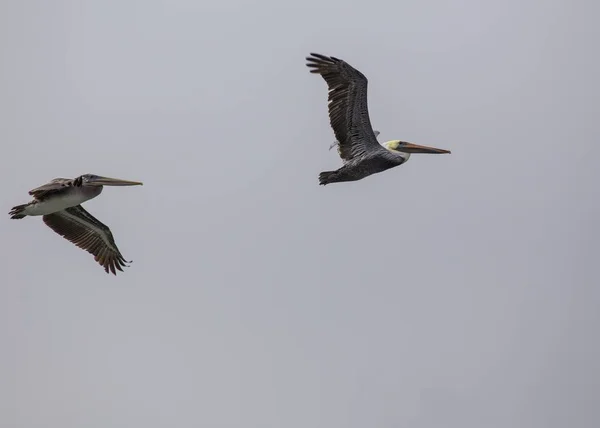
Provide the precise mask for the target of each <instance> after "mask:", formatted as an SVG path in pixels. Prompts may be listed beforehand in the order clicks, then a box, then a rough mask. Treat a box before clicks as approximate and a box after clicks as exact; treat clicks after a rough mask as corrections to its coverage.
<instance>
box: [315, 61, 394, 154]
mask: <svg viewBox="0 0 600 428" xmlns="http://www.w3.org/2000/svg"><path fill="white" fill-rule="evenodd" d="M310 55H311V56H310V57H307V58H306V60H307V61H308V62H307V64H306V65H307V67H309V68H311V70H310V72H311V73H317V74H320V75H321V76H322V77H323V79H324V80H325V82H326V83H327V86H328V88H329V96H328V101H329V122H330V124H331V127H332V128H333V132H334V133H335V138H336V140H337V141H338V142H339V150H338V152H339V154H340V157H341V158H342V159H343V160H344V161H345V162H348V161H350V160H352V159H354V158H357V157H361V156H364V155H366V154H367V153H369V152H373V151H382V150H385V149H383V148H382V147H381V145H380V144H379V143H378V142H377V138H376V135H375V133H374V132H373V128H372V126H371V121H370V119H369V109H368V106H367V84H368V81H367V78H366V77H365V76H364V74H362V73H361V72H360V71H358V70H356V69H355V68H354V67H352V66H351V65H350V64H348V63H347V62H345V61H343V60H341V59H338V58H335V57H328V56H325V55H321V54H316V53H311V54H310Z"/></svg>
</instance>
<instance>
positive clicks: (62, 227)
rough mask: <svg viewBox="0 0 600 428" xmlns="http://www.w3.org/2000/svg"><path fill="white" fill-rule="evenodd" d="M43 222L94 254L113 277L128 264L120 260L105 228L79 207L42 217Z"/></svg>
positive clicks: (111, 236) (119, 255)
mask: <svg viewBox="0 0 600 428" xmlns="http://www.w3.org/2000/svg"><path fill="white" fill-rule="evenodd" d="M43 220H44V223H46V225H47V226H48V227H49V228H50V229H52V230H53V231H55V232H56V233H58V234H59V235H60V236H62V237H63V238H65V239H67V240H68V241H71V242H72V243H73V244H75V245H77V246H78V247H79V248H82V249H84V250H86V251H87V252H88V253H90V254H92V255H94V256H95V257H94V259H95V260H96V261H97V262H98V263H99V264H100V265H101V266H103V267H104V270H105V271H106V273H109V269H110V272H112V273H113V274H114V275H116V271H115V268H116V269H118V270H120V271H121V272H122V271H123V269H122V268H121V267H122V266H123V267H126V266H127V265H126V263H131V262H130V261H126V260H125V259H124V258H123V255H122V254H121V252H120V251H119V249H118V248H117V244H115V240H114V238H113V235H112V233H111V232H110V229H109V228H108V226H106V225H105V224H103V223H102V222H100V221H99V220H98V219H96V218H95V217H94V216H92V215H91V214H90V213H88V212H87V211H86V210H84V209H83V207H82V206H81V205H76V206H74V207H70V208H66V209H64V210H62V211H58V212H55V213H52V214H48V215H45V216H43Z"/></svg>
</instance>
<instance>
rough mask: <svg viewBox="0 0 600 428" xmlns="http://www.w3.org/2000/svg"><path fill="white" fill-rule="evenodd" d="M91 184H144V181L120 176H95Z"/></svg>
mask: <svg viewBox="0 0 600 428" xmlns="http://www.w3.org/2000/svg"><path fill="white" fill-rule="evenodd" d="M91 184H96V185H100V186H142V185H143V184H144V183H142V182H140V181H129V180H121V179H120V178H110V177H94V179H93V180H92V181H91Z"/></svg>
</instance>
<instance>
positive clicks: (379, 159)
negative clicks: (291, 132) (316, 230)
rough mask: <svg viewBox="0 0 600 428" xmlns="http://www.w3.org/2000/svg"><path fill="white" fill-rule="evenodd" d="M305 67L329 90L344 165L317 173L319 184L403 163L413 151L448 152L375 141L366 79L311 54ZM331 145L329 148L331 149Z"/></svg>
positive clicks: (346, 66) (357, 177)
mask: <svg viewBox="0 0 600 428" xmlns="http://www.w3.org/2000/svg"><path fill="white" fill-rule="evenodd" d="M310 55H311V56H309V57H307V58H306V60H307V64H306V65H307V67H309V68H310V69H311V70H310V72H311V73H316V74H320V75H321V76H322V77H323V79H324V80H325V82H326V83H327V86H328V89H329V96H328V101H329V107H328V110H329V121H330V124H331V127H332V128H333V131H334V133H335V137H336V142H335V143H334V144H333V145H332V146H331V147H333V146H334V145H336V144H337V146H338V153H339V155H340V157H341V158H342V161H343V162H344V165H343V166H342V167H341V168H339V169H337V170H336V171H323V172H321V173H320V174H319V184H321V185H327V184H330V183H339V182H344V181H357V180H361V179H363V178H365V177H368V176H369V175H372V174H377V173H379V172H383V171H386V170H388V169H390V168H394V167H396V166H398V165H402V164H403V163H405V162H406V161H408V159H409V158H410V155H411V154H412V153H437V154H441V153H450V151H449V150H443V149H436V148H434V147H427V146H420V145H417V144H413V143H409V142H407V141H401V140H391V141H387V142H385V143H383V144H379V142H378V141H377V135H378V134H379V132H376V131H373V128H372V127H371V121H370V118H369V110H368V107H367V83H368V82H367V78H366V77H365V76H364V75H363V74H362V73H361V72H360V71H358V70H356V69H355V68H354V67H352V66H351V65H350V64H348V63H347V62H345V61H343V60H341V59H338V58H335V57H328V56H325V55H321V54H316V53H311V54H310ZM331 147H330V148H331Z"/></svg>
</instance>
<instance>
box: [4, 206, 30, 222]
mask: <svg viewBox="0 0 600 428" xmlns="http://www.w3.org/2000/svg"><path fill="white" fill-rule="evenodd" d="M28 205H29V204H23V205H17V206H16V207H13V208H12V209H11V210H10V212H9V213H8V214H9V215H10V218H12V219H17V220H18V219H21V218H24V217H27V214H23V212H24V211H25V208H27V206H28Z"/></svg>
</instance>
